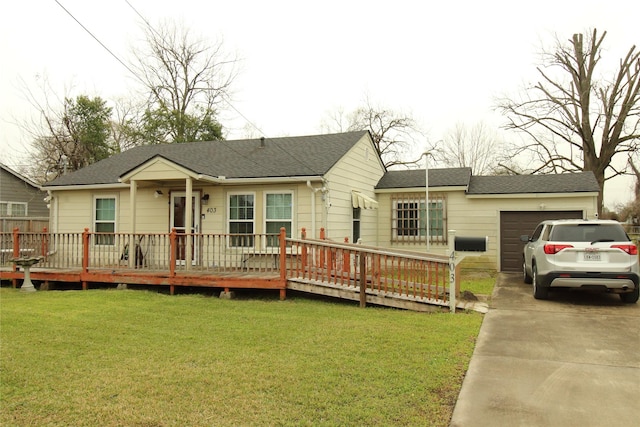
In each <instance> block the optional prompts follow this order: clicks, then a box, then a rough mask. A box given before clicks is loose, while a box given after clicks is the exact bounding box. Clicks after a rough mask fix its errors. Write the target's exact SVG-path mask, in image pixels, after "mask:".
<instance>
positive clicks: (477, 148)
mask: <svg viewBox="0 0 640 427" xmlns="http://www.w3.org/2000/svg"><path fill="white" fill-rule="evenodd" d="M429 151H430V152H431V155H432V156H433V158H434V160H435V161H436V163H437V164H440V165H444V166H448V167H470V168H471V170H473V172H474V174H475V175H494V174H498V173H504V172H502V171H500V170H499V165H501V164H504V163H505V159H504V157H505V156H504V149H503V143H502V141H501V139H500V138H499V137H498V134H497V132H495V131H491V130H490V129H489V127H488V126H487V125H486V124H485V123H483V122H479V123H476V124H475V125H473V126H471V127H468V126H466V125H465V124H463V123H461V122H459V123H456V125H455V127H454V128H453V129H451V130H449V131H448V132H447V133H446V134H445V136H444V138H443V140H442V141H439V142H437V143H435V144H431V146H430V147H429Z"/></svg>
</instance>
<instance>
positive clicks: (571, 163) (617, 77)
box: [498, 29, 640, 213]
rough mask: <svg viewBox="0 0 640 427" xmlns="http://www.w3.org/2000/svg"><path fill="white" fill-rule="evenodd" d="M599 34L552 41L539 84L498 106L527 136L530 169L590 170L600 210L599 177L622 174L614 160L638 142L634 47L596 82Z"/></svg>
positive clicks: (639, 77) (639, 59) (638, 64)
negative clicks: (609, 74)
mask: <svg viewBox="0 0 640 427" xmlns="http://www.w3.org/2000/svg"><path fill="white" fill-rule="evenodd" d="M605 36H606V32H604V33H603V34H602V35H599V34H598V32H597V30H595V29H594V30H593V31H592V32H591V33H590V34H588V35H587V36H586V37H585V36H583V34H574V35H573V37H572V38H571V40H569V41H568V44H563V43H561V42H560V41H559V40H558V41H556V46H555V50H554V51H553V52H544V53H543V64H544V67H539V68H538V72H539V74H540V81H539V82H537V83H535V84H534V85H533V86H531V87H530V88H528V90H527V91H526V95H525V97H524V99H521V100H513V99H504V100H502V101H500V103H499V106H498V108H499V109H500V110H501V111H502V112H503V113H504V114H505V115H506V117H507V118H508V124H507V125H506V128H507V129H513V130H518V131H522V132H524V133H525V134H526V135H528V136H529V137H530V138H531V143H530V144H528V145H526V146H525V147H524V149H525V150H528V151H530V152H531V153H533V155H534V156H535V157H534V159H535V160H536V162H537V167H536V168H535V169H534V171H533V172H534V173H557V172H572V171H592V172H593V173H594V175H595V177H596V179H597V181H598V184H599V185H600V194H599V196H598V210H599V213H602V200H603V189H604V183H605V180H607V179H610V178H613V177H614V176H617V175H620V174H623V173H627V168H626V167H623V168H620V169H617V168H616V167H615V165H614V163H612V160H613V159H614V157H616V156H618V155H620V154H622V153H633V152H636V151H637V150H638V148H639V144H640V142H639V141H640V52H638V51H636V47H635V46H632V47H631V48H630V49H629V51H628V52H627V54H626V55H625V56H624V57H623V58H622V59H621V60H620V64H619V68H618V69H617V71H616V72H615V73H614V74H613V75H612V77H611V78H609V79H606V78H604V77H603V78H601V79H598V76H597V75H596V69H597V66H598V65H599V63H600V60H601V53H602V50H603V49H602V43H603V40H604V39H605ZM598 69H599V68H598ZM555 71H557V73H554V72H555Z"/></svg>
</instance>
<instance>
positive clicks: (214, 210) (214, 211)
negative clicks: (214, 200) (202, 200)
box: [207, 208, 216, 213]
mask: <svg viewBox="0 0 640 427" xmlns="http://www.w3.org/2000/svg"><path fill="white" fill-rule="evenodd" d="M207 213H216V208H207Z"/></svg>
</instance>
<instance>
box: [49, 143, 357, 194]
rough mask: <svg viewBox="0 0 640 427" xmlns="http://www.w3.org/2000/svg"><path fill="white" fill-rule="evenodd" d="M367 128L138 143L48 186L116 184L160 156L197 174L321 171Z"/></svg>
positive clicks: (238, 175) (247, 175)
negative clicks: (262, 145) (263, 137)
mask: <svg viewBox="0 0 640 427" xmlns="http://www.w3.org/2000/svg"><path fill="white" fill-rule="evenodd" d="M367 132H368V131H357V132H346V133H337V134H328V135H312V136H298V137H283V138H266V139H265V141H264V147H261V141H260V139H244V140H235V141H210V142H192V143H186V144H160V145H145V146H141V147H135V148H132V149H130V150H127V151H125V152H123V153H119V154H116V155H114V156H112V157H110V158H108V159H105V160H101V161H99V162H97V163H94V164H92V165H90V166H87V167H86V168H83V169H80V170H78V171H76V172H73V173H70V174H68V175H65V176H62V177H60V178H57V179H55V180H53V181H52V182H50V183H48V184H46V186H47V187H48V186H67V185H92V184H114V183H117V182H118V178H119V177H121V176H122V175H124V174H126V173H127V172H130V171H131V170H133V169H135V168H136V167H138V166H140V165H142V164H144V163H145V162H147V161H149V160H151V159H152V158H154V157H157V156H161V157H163V158H165V159H167V160H170V161H172V162H174V163H177V164H179V165H180V166H182V167H184V168H187V169H189V170H191V171H193V172H194V173H197V174H203V175H208V176H215V177H218V176H225V177H227V178H271V177H276V178H277V177H293V176H322V175H324V174H326V173H327V172H328V171H329V170H330V169H331V167H333V165H335V164H336V162H337V161H338V160H340V158H342V157H343V156H344V155H345V154H346V153H347V151H349V150H350V149H351V148H352V147H353V146H354V145H355V144H356V143H357V142H358V141H359V140H360V139H361V138H362V137H363V136H365V135H366V134H367Z"/></svg>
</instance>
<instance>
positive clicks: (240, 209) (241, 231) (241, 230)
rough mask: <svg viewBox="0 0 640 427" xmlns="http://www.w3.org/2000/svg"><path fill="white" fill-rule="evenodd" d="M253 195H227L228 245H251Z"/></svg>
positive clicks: (253, 216) (253, 215)
mask: <svg viewBox="0 0 640 427" xmlns="http://www.w3.org/2000/svg"><path fill="white" fill-rule="evenodd" d="M254 201H255V195H254V194H230V195H229V205H228V206H229V216H228V217H229V235H230V236H229V246H231V247H239V246H253V234H254V231H253V230H254V222H255V208H254V207H255V204H254Z"/></svg>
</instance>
